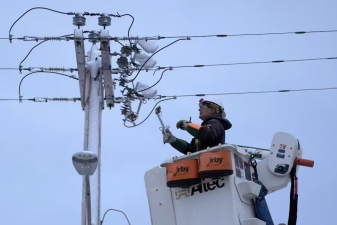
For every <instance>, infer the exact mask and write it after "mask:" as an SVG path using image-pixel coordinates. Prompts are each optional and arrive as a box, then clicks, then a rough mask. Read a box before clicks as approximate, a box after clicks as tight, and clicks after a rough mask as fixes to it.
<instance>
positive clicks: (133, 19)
mask: <svg viewBox="0 0 337 225" xmlns="http://www.w3.org/2000/svg"><path fill="white" fill-rule="evenodd" d="M117 14H118V13H117ZM123 16H130V17H131V18H132V22H131V25H130V27H129V30H128V37H129V38H130V30H131V27H132V25H133V22H135V18H134V17H133V16H132V15H130V14H124V15H119V14H118V17H123Z"/></svg>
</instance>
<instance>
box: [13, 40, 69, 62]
mask: <svg viewBox="0 0 337 225" xmlns="http://www.w3.org/2000/svg"><path fill="white" fill-rule="evenodd" d="M72 35H74V34H67V35H62V36H61V37H67V36H72ZM46 41H49V40H45V41H41V42H40V43H38V44H37V45H35V46H34V47H33V48H32V49H31V50H30V51H29V52H28V54H27V55H26V57H25V58H24V59H23V60H22V61H21V62H20V65H19V68H21V65H22V63H23V62H24V61H25V60H26V59H27V58H28V56H29V55H30V53H31V52H32V51H33V50H34V48H36V47H37V46H39V45H40V44H42V43H44V42H46Z"/></svg>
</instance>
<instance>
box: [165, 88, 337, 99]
mask: <svg viewBox="0 0 337 225" xmlns="http://www.w3.org/2000/svg"><path fill="white" fill-rule="evenodd" d="M336 89H337V87H330V88H312V89H293V90H277V91H249V92H232V93H216V94H193V95H172V96H170V95H168V96H164V95H163V96H161V97H162V98H174V97H200V96H211V95H247V94H266V93H277V92H299V91H326V90H336Z"/></svg>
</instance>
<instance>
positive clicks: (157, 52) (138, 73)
mask: <svg viewBox="0 0 337 225" xmlns="http://www.w3.org/2000/svg"><path fill="white" fill-rule="evenodd" d="M182 40H187V39H178V40H175V41H174V42H172V43H170V44H168V45H166V46H164V47H162V48H161V49H159V50H157V51H156V52H155V53H153V54H152V55H151V56H150V57H149V58H148V59H147V60H146V61H145V63H144V64H143V65H142V66H141V67H140V69H139V70H138V72H137V74H136V76H135V77H134V78H133V79H132V80H131V81H132V86H133V87H135V85H134V83H133V81H134V80H135V79H136V78H137V77H138V75H139V73H140V71H141V70H142V69H143V67H144V65H145V64H146V63H147V62H148V61H149V60H150V59H151V58H152V57H153V56H154V55H155V54H157V53H158V52H160V51H161V50H163V49H165V48H167V47H169V46H171V45H173V44H174V43H176V42H178V41H182Z"/></svg>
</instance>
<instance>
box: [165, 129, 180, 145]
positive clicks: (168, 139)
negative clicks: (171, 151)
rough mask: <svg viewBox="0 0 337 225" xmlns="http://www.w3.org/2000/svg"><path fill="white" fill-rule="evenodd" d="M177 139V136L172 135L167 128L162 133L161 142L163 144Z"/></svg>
mask: <svg viewBox="0 0 337 225" xmlns="http://www.w3.org/2000/svg"><path fill="white" fill-rule="evenodd" d="M176 140H177V138H176V137H175V136H173V134H172V133H171V131H170V130H169V129H167V130H166V133H163V142H164V144H166V143H169V144H171V143H173V142H175V141H176Z"/></svg>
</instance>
